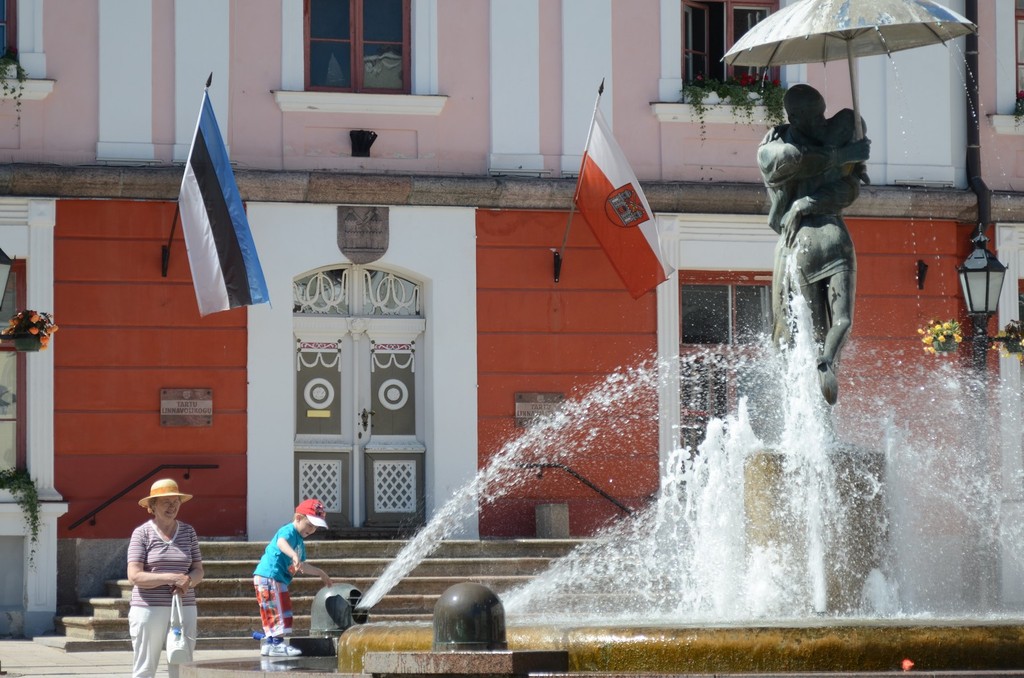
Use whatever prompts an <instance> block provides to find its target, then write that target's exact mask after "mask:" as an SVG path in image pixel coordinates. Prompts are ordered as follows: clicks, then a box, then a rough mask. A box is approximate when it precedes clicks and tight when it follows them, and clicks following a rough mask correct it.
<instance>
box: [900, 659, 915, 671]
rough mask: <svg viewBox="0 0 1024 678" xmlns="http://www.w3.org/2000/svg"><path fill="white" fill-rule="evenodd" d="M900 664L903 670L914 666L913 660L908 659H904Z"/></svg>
mask: <svg viewBox="0 0 1024 678" xmlns="http://www.w3.org/2000/svg"><path fill="white" fill-rule="evenodd" d="M902 666H903V670H904V671H909V670H910V669H912V668H914V662H912V661H910V660H909V659H904V660H903V664H902Z"/></svg>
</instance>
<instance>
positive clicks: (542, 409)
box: [516, 393, 565, 426]
mask: <svg viewBox="0 0 1024 678" xmlns="http://www.w3.org/2000/svg"><path fill="white" fill-rule="evenodd" d="M563 400H565V394H564V393H517V394H516V426H529V425H530V424H531V423H532V422H533V420H534V419H536V418H537V417H543V416H544V415H548V414H551V413H553V412H556V411H558V408H559V407H560V406H561V404H562V401H563Z"/></svg>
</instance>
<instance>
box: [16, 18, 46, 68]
mask: <svg viewBox="0 0 1024 678" xmlns="http://www.w3.org/2000/svg"><path fill="white" fill-rule="evenodd" d="M17 2H18V63H20V64H21V67H22V68H24V69H25V72H26V73H27V74H28V77H29V79H38V78H45V77H46V53H45V52H44V51H43V0H17Z"/></svg>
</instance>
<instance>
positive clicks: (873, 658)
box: [338, 619, 1024, 674]
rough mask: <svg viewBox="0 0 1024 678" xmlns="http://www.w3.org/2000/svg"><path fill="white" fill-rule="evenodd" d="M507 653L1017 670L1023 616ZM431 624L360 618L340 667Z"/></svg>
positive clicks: (712, 633)
mask: <svg viewBox="0 0 1024 678" xmlns="http://www.w3.org/2000/svg"><path fill="white" fill-rule="evenodd" d="M506 634H507V641H508V647H509V649H510V650H564V651H566V652H567V653H568V659H569V672H577V673H588V672H594V673H596V672H609V673H624V674H625V673H703V674H713V673H784V672H834V671H846V672H853V671H898V670H900V667H901V664H902V662H903V660H904V659H911V660H912V661H913V662H914V669H915V670H918V671H954V670H955V671H988V670H1011V669H1022V668H1024V654H1022V653H1021V647H1024V621H1021V620H1013V621H1006V620H998V621H970V622H965V621H963V620H957V621H948V622H947V621H941V620H927V621H910V620H906V619H902V620H870V621H864V622H860V621H854V620H850V621H846V620H829V623H820V622H818V623H816V622H815V621H814V620H812V621H808V622H806V623H800V624H790V625H781V624H780V625H777V626H776V625H768V624H766V625H761V626H721V627H707V626H700V627H698V626H686V625H670V624H665V625H656V624H652V625H635V626H607V627H605V626H596V625H595V626H586V625H580V626H556V625H535V626H517V625H509V626H508V627H507V629H506ZM432 642H433V633H432V627H431V625H430V624H429V623H426V622H424V623H388V624H385V623H381V624H372V623H371V624H365V625H363V626H358V627H353V628H350V629H349V630H348V631H346V632H345V633H344V634H343V635H342V637H341V639H340V641H339V644H338V670H339V672H340V673H362V672H363V655H364V654H366V653H368V652H423V651H429V650H430V649H431V645H432Z"/></svg>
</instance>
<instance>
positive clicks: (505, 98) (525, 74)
mask: <svg viewBox="0 0 1024 678" xmlns="http://www.w3.org/2000/svg"><path fill="white" fill-rule="evenodd" d="M490 42H491V47H490V50H491V51H490V58H491V154H490V159H489V161H488V166H489V167H490V169H491V171H492V172H495V173H499V172H501V171H503V170H510V171H512V172H516V173H519V172H530V171H538V172H539V171H540V170H543V168H544V158H543V157H542V156H541V154H540V3H539V0H491V41H490Z"/></svg>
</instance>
